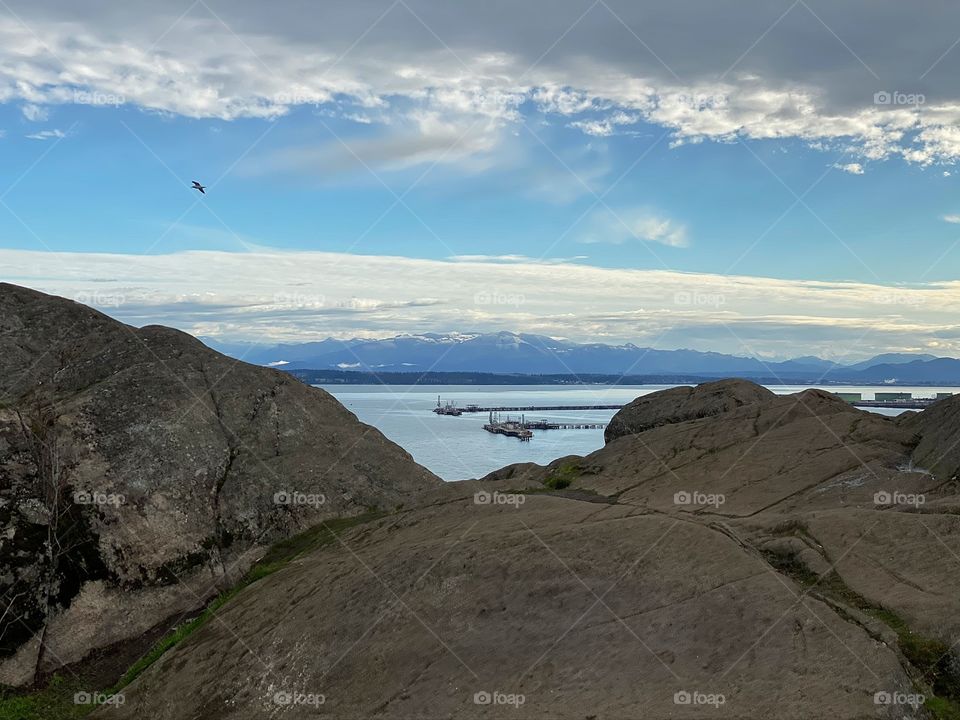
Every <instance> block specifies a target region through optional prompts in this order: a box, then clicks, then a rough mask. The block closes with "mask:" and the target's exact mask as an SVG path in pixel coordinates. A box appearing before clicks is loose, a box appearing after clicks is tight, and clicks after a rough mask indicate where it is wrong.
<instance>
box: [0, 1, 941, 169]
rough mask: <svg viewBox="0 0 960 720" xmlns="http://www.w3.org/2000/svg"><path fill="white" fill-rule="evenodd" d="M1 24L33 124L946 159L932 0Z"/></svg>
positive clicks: (174, 9)
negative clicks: (102, 117)
mask: <svg viewBox="0 0 960 720" xmlns="http://www.w3.org/2000/svg"><path fill="white" fill-rule="evenodd" d="M10 10H11V12H9V13H2V14H0V101H5V102H18V103H20V104H21V106H22V107H23V108H24V111H23V112H24V114H25V116H26V117H28V118H31V119H39V118H41V117H43V116H44V115H45V113H46V112H47V110H46V108H47V107H48V106H52V105H56V104H62V103H76V104H87V105H99V106H105V107H110V106H115V105H119V104H132V105H135V106H138V107H140V108H144V109H147V110H150V111H156V112H162V113H170V114H175V115H181V116H185V117H189V118H219V119H223V120H231V119H236V118H244V117H247V118H251V117H252V118H278V117H280V116H282V115H284V114H286V113H288V112H290V110H291V109H292V108H295V107H298V106H312V107H315V108H316V109H317V114H318V116H319V117H322V116H323V114H325V113H326V114H334V115H338V116H341V117H344V118H348V119H352V120H354V121H356V122H358V123H361V124H364V125H378V126H382V128H383V129H384V134H385V135H384V138H381V139H378V140H371V141H369V145H368V146H365V147H362V148H361V149H362V150H365V151H366V152H367V153H368V154H385V155H386V156H387V157H388V158H389V159H390V161H391V162H392V163H394V164H396V165H398V166H401V167H402V166H404V165H405V164H409V163H416V162H430V161H435V160H436V158H437V156H438V153H440V152H442V148H444V147H447V145H448V144H449V141H448V139H449V138H451V137H459V136H460V135H461V133H464V132H466V133H467V134H468V140H467V141H466V143H465V144H464V146H463V147H462V148H461V149H460V153H461V154H470V153H483V152H485V151H487V150H489V148H490V147H491V146H492V145H493V144H496V143H497V142H498V141H499V139H500V138H501V137H502V135H503V133H504V131H505V129H509V128H511V127H513V128H515V127H516V126H518V125H520V124H524V123H528V122H529V120H530V118H531V117H532V116H538V117H539V116H545V117H546V118H547V120H548V121H549V122H556V123H558V124H562V125H566V126H570V127H574V128H578V129H580V130H582V131H583V132H584V133H586V134H587V135H588V136H594V137H607V136H610V135H613V134H619V133H630V132H633V131H635V129H636V126H637V123H647V124H653V125H657V126H660V127H662V128H664V129H665V130H667V131H668V132H669V133H670V134H671V136H672V139H673V142H674V144H686V143H695V142H702V141H704V140H713V141H721V142H733V141H737V140H741V139H785V138H793V139H798V140H801V141H804V142H806V143H809V144H810V145H813V146H815V147H820V148H830V149H837V150H841V151H846V152H847V153H848V154H850V155H851V156H852V158H853V160H852V162H850V163H848V164H847V165H846V167H845V169H847V170H848V171H849V172H854V173H858V172H861V171H862V170H863V168H864V167H866V166H864V164H863V163H869V162H870V161H877V160H883V159H888V158H894V157H896V158H900V159H902V160H904V161H906V162H908V163H917V164H920V165H930V164H933V163H952V162H954V161H956V160H957V159H958V157H960V73H958V72H957V69H958V63H960V49H957V47H956V32H957V31H956V28H957V27H960V5H950V4H945V3H942V2H938V1H937V0H918V1H917V2H911V3H903V2H901V1H900V0H870V1H868V0H852V1H851V2H845V3H831V2H827V1H826V0H798V1H795V2H788V1H787V0H780V1H774V2H770V1H769V0H717V1H716V2H710V3H696V4H694V5H690V4H685V3H676V2H673V1H672V0H650V1H649V2H644V3H635V2H628V1H627V0H598V1H597V2H595V3H593V4H587V3H584V2H578V1H575V0H527V1H525V2H523V3H514V2H506V0H491V1H490V2H485V3H470V4H467V3H447V2H442V1H441V0H395V1H390V0H372V1H371V2H363V3H358V2H353V1H352V0H351V1H350V2H348V1H347V0H331V1H330V2H324V3H301V2H289V3H269V4H264V3H260V2H256V1H255V0H230V2H227V1H226V0H221V1H217V0H199V1H198V2H193V3H188V2H183V3H180V4H179V5H176V6H174V5H173V4H172V3H152V2H145V1H144V0H132V1H131V2H129V3H122V4H118V3H112V2H107V1H106V0H87V2H84V3H73V2H66V0H46V1H45V2H42V3H35V2H25V1H24V0H17V1H15V2H14V1H13V0H11V4H10ZM94 18H95V20H94ZM391 128H399V130H398V133H397V134H393V133H392V132H390V130H391ZM411 132H412V133H413V136H412V137H411V136H410V133H411ZM411 148H412V150H410V151H408V150H409V149H411ZM319 152H320V156H321V157H320V159H323V160H328V161H332V162H350V161H352V160H354V158H346V157H343V156H340V157H337V156H336V152H335V151H334V150H332V149H324V150H321V151H319ZM331 153H333V155H334V156H333V157H330V154H331ZM357 154H358V155H361V157H362V156H363V153H357ZM453 159H456V154H455V155H454V156H453ZM308 160H309V159H304V158H299V157H298V156H297V154H296V153H291V154H290V155H288V156H286V157H284V156H281V157H279V158H277V159H276V162H277V163H278V164H280V165H281V166H282V165H283V164H284V163H288V164H289V163H297V162H302V161H308Z"/></svg>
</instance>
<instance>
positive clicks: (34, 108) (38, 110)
mask: <svg viewBox="0 0 960 720" xmlns="http://www.w3.org/2000/svg"><path fill="white" fill-rule="evenodd" d="M20 112H22V113H23V116H24V117H25V118H26V119H27V120H29V121H30V122H43V121H44V120H47V119H48V118H49V117H50V112H49V110H47V108H43V107H40V106H39V105H33V104H32V103H27V104H26V105H23V106H21V108H20Z"/></svg>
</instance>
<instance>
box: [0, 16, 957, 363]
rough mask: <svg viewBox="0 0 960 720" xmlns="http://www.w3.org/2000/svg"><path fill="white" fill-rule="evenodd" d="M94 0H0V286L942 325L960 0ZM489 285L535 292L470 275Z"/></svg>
mask: <svg viewBox="0 0 960 720" xmlns="http://www.w3.org/2000/svg"><path fill="white" fill-rule="evenodd" d="M88 5H89V8H87V10H88V12H87V13H78V12H77V10H76V8H75V7H74V6H71V5H69V4H66V3H63V4H61V3H59V2H53V1H51V2H45V3H41V4H40V5H36V4H20V5H14V6H12V7H11V8H10V9H9V12H8V13H7V15H6V16H4V15H3V13H0V39H5V41H6V42H5V47H6V48H7V49H6V50H5V51H3V52H5V53H7V54H8V55H9V57H8V58H2V57H0V59H6V60H7V61H8V62H7V63H6V64H5V65H4V66H3V70H2V71H0V89H3V93H2V94H0V98H2V99H4V100H5V102H3V104H2V105H0V130H2V131H3V136H2V138H0V148H2V150H3V153H4V163H3V166H2V170H0V175H2V177H0V183H2V186H0V197H2V200H3V204H2V205H0V277H2V278H3V279H6V280H10V281H12V282H20V283H22V284H27V285H31V286H33V287H37V288H39V289H42V290H46V291H50V292H58V293H61V294H67V295H72V296H82V297H94V296H98V294H99V296H103V297H112V298H114V301H113V302H105V303H101V304H103V305H105V308H104V309H106V310H107V311H108V312H111V313H112V314H115V315H117V316H118V317H121V318H123V319H126V320H128V321H130V322H153V321H156V322H165V323H167V324H173V325H176V326H178V327H182V328H183V329H186V330H188V331H191V332H197V333H207V334H214V335H221V336H223V337H224V338H227V337H229V338H230V339H241V338H246V339H250V338H252V337H257V338H270V339H283V340H291V339H303V340H313V339H318V338H320V337H325V336H327V335H337V336H354V335H367V336H385V335H390V334H395V333H399V332H421V331H427V330H431V331H475V330H493V329H510V330H526V331H532V332H543V333H545V334H554V335H563V336H567V337H572V338H574V339H578V340H590V339H596V340H603V341H608V342H626V341H631V342H636V343H638V344H655V343H660V344H661V345H663V343H667V344H668V345H670V346H674V347H679V346H692V347H697V348H698V349H716V350H725V351H736V352H752V353H756V354H766V355H770V356H788V355H791V354H806V353H807V352H819V353H820V354H823V355H830V354H833V355H836V354H837V353H836V352H835V349H836V344H837V342H838V340H837V338H838V329H842V332H843V333H847V334H852V335H856V336H857V337H859V338H862V337H867V338H869V339H866V340H862V341H861V342H860V344H858V346H857V348H856V350H855V351H854V352H855V354H856V355H857V356H858V357H859V356H861V355H868V354H870V353H871V352H874V351H885V350H916V351H931V350H933V351H936V352H941V353H944V354H952V353H955V352H957V350H958V349H960V346H958V345H957V340H956V339H955V337H960V332H958V330H960V328H955V327H954V325H955V320H948V318H950V317H953V316H955V314H956V313H955V311H956V310H957V309H960V307H958V306H957V303H956V300H957V298H958V291H957V289H956V285H955V284H956V283H958V280H957V272H958V269H960V247H958V245H960V224H958V223H956V222H951V221H950V220H957V219H960V218H951V216H953V215H956V216H960V192H958V185H957V183H958V182H960V175H958V174H957V171H956V167H955V164H956V161H957V160H958V159H960V130H958V127H960V110H958V108H960V87H956V88H955V87H954V83H955V82H956V81H955V80H954V77H955V75H956V73H955V72H953V71H955V70H956V67H957V62H958V60H960V51H958V53H957V55H956V56H954V55H952V54H951V51H950V47H951V45H950V42H948V41H949V40H950V38H951V32H952V31H951V30H950V27H953V28H954V30H955V31H956V32H955V33H954V34H956V35H960V13H957V12H954V11H952V10H951V11H946V10H943V9H942V8H939V6H938V8H939V9H936V8H934V6H932V5H931V7H930V9H929V13H926V14H924V13H920V12H916V13H906V11H903V10H902V9H898V6H896V5H891V7H890V8H888V9H887V10H886V11H883V10H882V9H880V8H877V7H876V5H874V7H873V9H872V10H867V9H864V8H859V9H855V8H852V9H850V10H849V12H848V13H846V14H845V13H844V12H842V11H838V10H836V9H831V6H830V5H828V4H818V3H809V4H807V3H799V4H798V3H793V4H790V3H782V7H780V6H779V5H776V4H768V5H767V6H759V5H758V6H757V8H748V7H746V6H747V5H750V3H746V4H743V3H740V4H737V3H733V4H729V3H715V4H712V5H709V6H703V7H701V8H700V12H701V17H700V19H699V22H697V23H692V21H691V20H690V19H689V18H687V17H686V15H684V14H683V13H679V11H674V10H672V9H671V7H672V6H671V5H670V4H669V3H645V4H641V5H640V6H636V5H635V4H623V3H621V4H615V3H597V2H595V3H592V4H591V3H576V2H572V0H571V1H570V2H563V3H557V4H554V5H551V6H550V8H549V10H550V12H549V13H547V14H546V15H545V14H544V13H546V11H547V8H546V7H545V6H544V7H540V8H539V9H540V11H541V12H540V13H539V14H538V13H537V12H536V10H537V8H536V7H534V6H536V5H537V3H531V4H530V6H529V7H528V6H524V7H523V8H522V9H514V10H512V11H511V12H513V13H514V14H515V15H516V17H515V18H514V26H513V27H511V30H510V31H509V32H504V31H503V27H502V24H499V19H498V16H497V14H496V11H498V10H504V9H503V8H491V9H489V10H484V9H482V8H479V9H478V8H470V9H463V10H462V13H460V14H458V13H456V12H451V11H450V9H449V8H447V7H445V6H443V5H441V4H438V3H433V2H428V1H427V0H422V1H421V2H409V3H407V2H399V3H397V2H394V3H392V4H391V3H379V4H378V3H376V2H373V3H369V4H365V5H363V7H362V8H361V9H358V6H356V5H351V4H349V3H343V4H339V3H331V4H328V5H325V6H323V7H322V8H312V9H311V7H309V6H302V5H300V4H298V3H281V4H280V5H279V6H278V9H277V12H276V13H274V14H272V15H269V16H265V15H264V12H263V9H262V8H259V7H257V6H256V5H255V4H252V3H245V2H237V3H230V4H227V3H213V2H210V3H205V2H193V3H183V4H182V7H180V6H179V5H178V6H176V7H173V6H170V7H165V8H164V9H162V10H160V9H156V8H153V6H152V5H149V4H143V6H142V7H141V8H140V11H139V12H138V13H134V12H132V11H129V12H128V11H123V10H122V9H118V8H111V7H110V6H109V5H108V4H101V3H97V2H91V3H88ZM774 5H776V6H775V7H774ZM505 7H506V6H505ZM761 7H762V10H761V9H759V8H761ZM855 10H856V11H855ZM97 13H100V14H99V15H98V14H97ZM676 13H679V14H676ZM898 13H906V14H905V15H904V16H903V17H898V16H897V14H898ZM938 13H940V15H939V16H938V15H937V14H938ZM467 14H469V17H468V16H467ZM687 14H689V13H687ZM734 17H741V18H742V19H743V25H742V27H741V26H737V25H736V24H734V23H731V20H732V18H734ZM864 18H866V22H864ZM685 23H686V25H685ZM711 26H712V27H720V26H722V27H723V28H724V31H723V33H722V34H720V33H718V32H714V33H713V34H712V35H711V34H710V33H708V32H707V31H706V30H704V27H707V28H709V27H711ZM307 27H309V28H312V30H313V31H312V32H307V31H306V28H307ZM892 28H897V29H898V30H897V32H898V33H899V35H898V34H896V33H894V34H891V33H893V30H892ZM697 33H704V36H703V37H701V38H698V37H696V34H697ZM917 37H924V38H926V40H925V46H924V47H917V46H916V44H915V43H914V42H913V39H915V38H917ZM879 38H886V40H884V42H885V43H886V44H887V46H886V47H879V46H878V45H877V39H879ZM891 38H892V39H891ZM891 42H892V43H893V45H894V47H890V46H889V45H890V43H891ZM891 58H893V59H895V60H896V62H892V60H891ZM720 67H723V68H724V69H725V72H724V71H719V70H718V69H717V68H720ZM884 92H890V93H892V97H893V99H892V100H891V101H889V102H885V101H884V99H883V98H882V96H879V97H880V99H879V100H878V96H877V93H884ZM897 93H899V94H897ZM917 98H919V99H917ZM193 179H197V180H200V181H201V182H203V183H205V184H207V185H209V189H208V194H207V195H205V196H199V195H198V194H197V193H196V192H195V191H192V190H190V188H189V184H190V181H191V180H193ZM945 218H946V219H945ZM197 251H206V252H205V253H204V254H203V255H202V258H203V260H202V262H201V261H199V260H198V257H201V256H198V255H196V254H195V253H196V252H197ZM50 253H53V255H50ZM191 253H193V254H191ZM148 255H149V256H151V258H153V259H148V258H146V257H145V256H148ZM364 258H368V259H369V260H368V261H367V265H366V268H367V270H368V271H367V272H365V271H364V270H363V267H364V265H363V263H364V260H363V259H364ZM390 258H396V259H397V262H396V263H394V266H395V269H396V271H397V272H399V268H400V267H403V268H407V270H406V272H408V276H407V277H406V278H405V281H406V283H405V284H404V285H402V286H401V287H399V288H394V289H391V290H390V291H389V294H384V293H385V292H386V291H385V290H384V289H383V288H385V287H387V286H388V285H391V284H392V282H393V281H394V280H395V279H396V278H393V277H386V276H380V275H376V274H375V271H374V268H376V272H383V273H386V274H387V276H389V275H391V272H390V267H391V265H390V262H389V259H390ZM400 259H406V260H408V261H417V262H419V263H420V264H416V262H414V264H413V265H410V264H408V263H401V262H399V260H400ZM238 262H239V263H241V264H242V263H246V266H248V267H249V269H250V271H251V273H252V274H251V277H254V278H255V280H253V281H247V282H244V283H237V284H234V285H229V284H228V282H227V279H226V278H225V277H224V272H225V268H227V267H230V268H236V267H237V263H238ZM158 263H159V264H158ZM168 264H169V267H171V268H172V267H175V266H177V267H180V268H181V270H180V271H179V272H174V273H173V275H174V276H175V281H174V280H168V281H166V282H165V284H164V282H162V281H160V280H158V279H157V278H156V277H155V272H156V269H157V268H158V267H160V265H163V267H168ZM344 265H348V266H349V267H351V268H354V269H355V272H356V273H357V275H356V277H357V278H358V280H357V282H356V283H355V284H354V285H353V286H351V285H348V284H345V282H344V281H343V278H342V277H339V276H338V274H337V268H338V267H342V266H344ZM561 265H562V266H563V267H564V270H563V278H567V280H566V281H564V280H562V279H560V275H559V272H560V271H559V270H558V268H559V267H560V266H561ZM464 266H467V267H464ZM105 267H109V268H111V273H110V274H111V275H112V276H116V277H103V272H104V268H105ZM258 267H260V268H263V269H264V274H262V275H260V276H257V274H256V270H257V268H258ZM306 267H310V268H312V269H314V274H313V275H311V277H310V278H309V279H304V278H302V277H299V276H298V277H297V278H296V279H295V278H293V276H292V275H291V274H290V273H291V272H293V269H295V268H300V269H302V268H306ZM267 268H269V269H270V270H269V273H267V271H266V269H267ZM121 269H122V271H121ZM171 272H172V271H171ZM234 272H236V270H234ZM152 275H154V276H152ZM453 277H455V278H456V280H455V281H453V280H451V279H450V278H453ZM574 277H576V280H573V279H571V278H574ZM565 282H566V284H564V283H565ZM616 283H620V284H621V286H622V289H623V292H621V293H619V294H618V293H617V292H616V288H615V287H614V286H615V284H616ZM492 284H496V288H494V289H502V288H509V289H512V290H514V291H515V292H518V291H519V290H518V288H519V289H521V290H522V291H523V292H524V293H525V298H526V299H525V303H524V307H478V306H477V303H476V302H472V301H471V300H470V298H472V297H474V296H476V295H477V293H483V292H489V291H490V290H491V288H492ZM307 285H310V290H309V292H307V293H306V294H307V295H309V296H311V297H315V298H318V297H320V296H323V298H324V299H323V302H322V303H312V304H310V303H308V305H310V308H309V309H312V311H313V312H312V313H303V312H301V311H302V310H304V309H305V308H303V307H299V306H298V307H294V308H290V307H286V308H284V307H283V302H282V301H280V302H278V301H277V298H278V297H292V296H294V295H297V294H298V293H299V291H297V292H292V291H291V290H290V288H291V287H297V288H304V287H307ZM573 287H576V288H577V291H576V293H575V294H574V293H573V291H572V288H573ZM811 287H816V288H817V290H815V291H814V290H811V289H810V288H811ZM592 288H595V289H592ZM745 288H751V289H750V290H746V289H745ZM689 292H693V293H694V294H696V293H697V292H702V294H703V295H704V297H705V298H707V299H704V300H703V301H702V302H694V303H693V304H692V306H682V303H681V306H678V303H677V300H676V297H677V295H678V293H680V294H681V295H682V294H683V293H689ZM774 295H775V296H776V297H777V298H779V304H778V302H774V301H773V300H770V301H767V300H765V299H764V298H765V297H768V296H770V297H772V296H774ZM561 296H562V297H561ZM708 296H714V300H712V301H711V300H709V297H708ZM121 297H122V302H121V301H119V300H117V298H121ZM717 298H722V299H717ZM425 299H427V300H429V301H430V302H429V303H426V304H425V303H423V302H422V301H423V300H425ZM178 303H179V305H178ZM196 303H199V304H201V305H202V304H204V303H206V304H207V305H208V306H209V308H210V309H213V308H217V309H218V310H217V312H213V311H211V312H209V313H204V314H203V318H204V319H203V321H202V322H201V321H199V320H197V317H198V316H197V315H196V314H195V310H196V308H195V307H194V305H195V304H196ZM301 304H302V303H301ZM347 306H349V308H350V312H344V308H345V307H347ZM178 308H179V310H178ZM271 308H272V309H271ZM400 308H407V310H400ZM414 308H418V309H416V310H415V309H414ZM291 310H294V311H296V312H294V313H292V315H291V313H290V312H289V311H291ZM218 313H219V314H218ZM254 315H255V316H256V317H257V318H258V319H257V321H256V323H253V322H252V321H251V323H249V324H247V325H245V324H244V322H243V320H244V317H246V318H248V319H250V318H252V317H253V316H254ZM771 327H775V328H778V329H779V331H780V332H771V329H770V328H771ZM839 337H842V334H840V335H839Z"/></svg>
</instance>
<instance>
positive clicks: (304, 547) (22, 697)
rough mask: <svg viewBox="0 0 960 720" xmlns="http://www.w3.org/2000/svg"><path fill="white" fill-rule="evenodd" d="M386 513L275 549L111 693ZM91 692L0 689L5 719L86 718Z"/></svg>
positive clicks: (84, 687) (60, 682) (63, 687)
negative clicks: (295, 563)
mask: <svg viewBox="0 0 960 720" xmlns="http://www.w3.org/2000/svg"><path fill="white" fill-rule="evenodd" d="M385 515H386V513H383V512H379V511H376V510H371V511H369V512H366V513H364V514H363V515H357V516H354V517H347V518H336V519H334V520H328V521H327V522H325V523H321V524H320V525H316V526H314V527H312V528H310V529H309V530H306V531H304V532H302V533H300V534H298V535H295V536H293V537H291V538H288V539H286V540H282V541H280V542H278V543H276V544H275V545H273V546H272V547H271V548H270V549H269V550H268V551H267V552H266V554H265V555H264V556H263V557H262V558H261V559H260V561H259V562H258V563H257V564H256V565H254V566H253V567H251V568H250V570H249V571H248V572H247V573H246V575H244V576H243V579H242V580H240V582H239V583H237V585H235V586H234V587H232V588H230V589H229V590H226V591H224V592H222V593H221V594H220V595H218V596H217V597H216V598H214V599H213V600H212V601H211V602H210V603H209V604H208V605H207V606H206V607H205V608H204V609H203V611H202V612H201V613H200V614H199V615H197V616H196V617H195V618H193V619H191V620H188V621H186V622H184V623H183V624H181V625H179V626H178V627H176V628H174V629H173V630H171V631H170V632H169V633H167V634H166V635H164V636H163V637H162V638H161V639H160V640H158V641H157V642H156V643H155V644H154V645H153V647H151V648H150V650H149V651H148V652H147V653H146V654H145V655H144V656H143V657H141V658H140V659H139V660H137V662H135V663H134V664H133V665H132V666H131V667H130V668H129V669H128V670H127V671H126V672H125V673H124V675H123V677H122V678H120V680H118V681H117V683H116V684H115V685H114V686H113V687H112V688H110V689H108V690H104V691H103V692H105V693H106V694H108V695H109V694H114V693H118V692H120V691H122V689H123V688H124V687H126V686H127V685H129V684H130V683H131V682H133V680H134V679H135V678H136V677H137V676H138V675H140V673H142V672H143V671H144V670H146V669H147V668H148V667H150V666H151V665H153V663H155V662H156V661H157V660H159V659H160V658H161V657H162V656H163V654H164V653H166V652H167V651H168V650H170V648H173V647H176V646H177V645H179V644H180V643H181V642H183V641H184V640H185V639H187V638H188V637H190V636H191V635H192V634H193V633H195V632H196V631H197V630H199V629H200V628H201V627H203V626H204V625H205V624H206V623H207V622H208V621H209V620H210V618H212V617H213V616H214V615H215V614H216V613H217V611H218V610H220V608H222V607H223V606H224V605H226V604H227V603H228V602H229V601H230V600H231V599H233V598H234V597H235V596H236V595H238V594H239V593H240V591H241V590H243V589H244V588H246V587H247V586H248V585H251V584H253V583H255V582H257V581H259V580H262V579H263V578H265V577H267V576H268V575H272V574H273V573H275V572H277V571H278V570H280V569H281V568H283V567H284V566H286V565H287V564H289V563H290V562H291V561H292V560H294V559H296V558H298V557H300V556H301V555H303V554H305V553H308V552H311V551H313V550H316V549H318V548H320V547H323V546H324V545H329V544H331V543H333V542H335V541H336V539H337V536H339V535H340V533H342V532H344V531H346V530H349V529H350V528H352V527H355V526H357V525H362V524H364V523H368V522H371V521H373V520H377V519H379V518H381V517H384V516H385ZM90 691H92V688H90V687H89V685H88V684H85V683H84V682H83V680H82V679H80V678H71V679H69V680H68V679H64V678H62V677H60V676H59V675H57V676H54V678H53V679H52V680H51V681H50V682H49V683H48V684H47V686H46V687H45V688H42V689H39V690H32V691H27V692H23V691H19V690H16V689H12V688H10V689H3V688H0V720H51V719H52V718H57V720H74V719H75V718H83V717H86V716H87V715H88V714H89V713H91V712H92V711H93V710H94V709H95V708H96V707H97V706H96V705H92V704H77V703H75V702H74V694H75V693H78V692H90Z"/></svg>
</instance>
